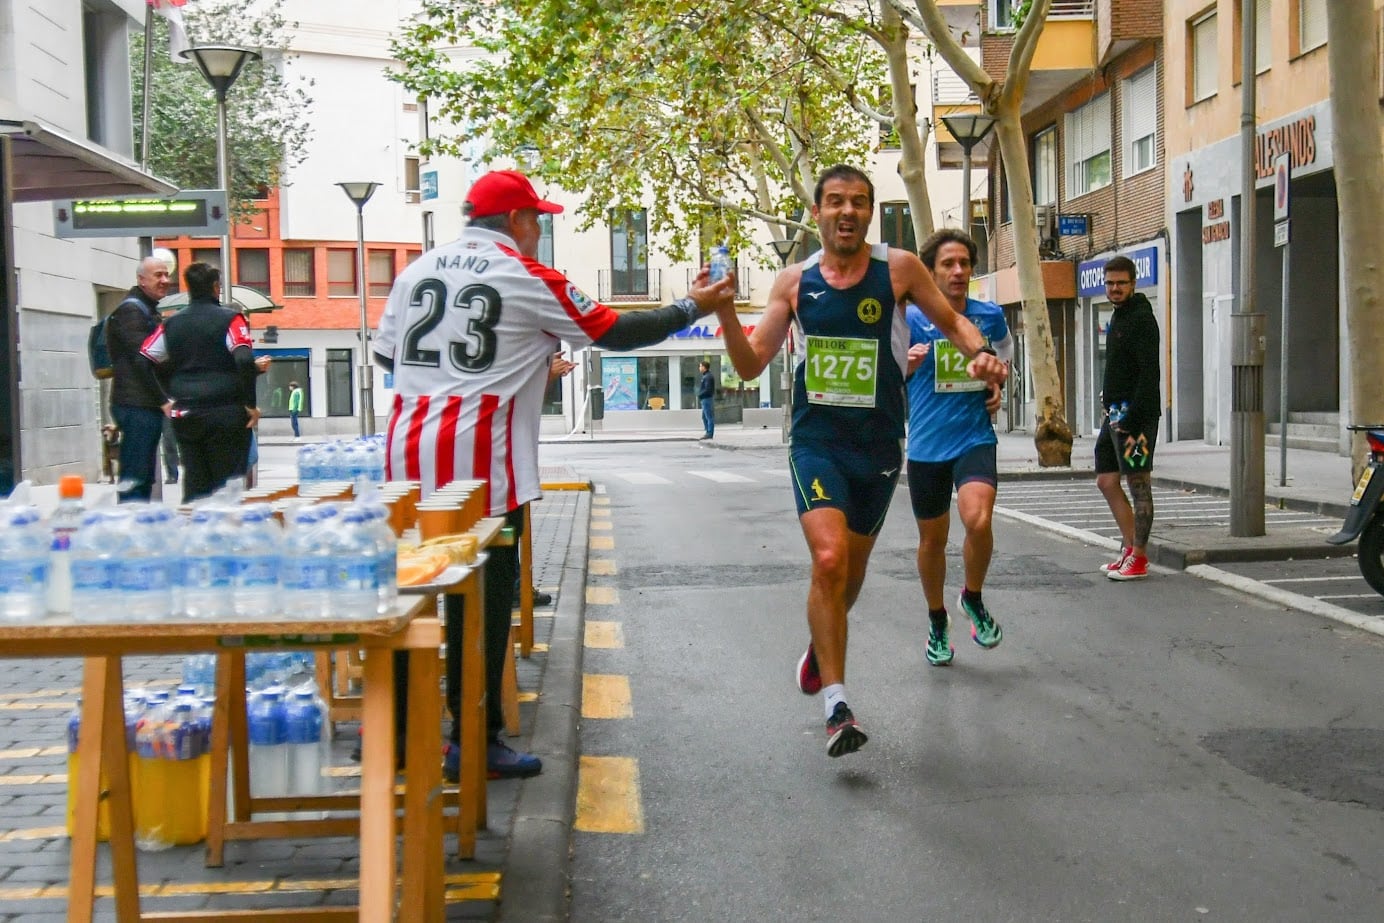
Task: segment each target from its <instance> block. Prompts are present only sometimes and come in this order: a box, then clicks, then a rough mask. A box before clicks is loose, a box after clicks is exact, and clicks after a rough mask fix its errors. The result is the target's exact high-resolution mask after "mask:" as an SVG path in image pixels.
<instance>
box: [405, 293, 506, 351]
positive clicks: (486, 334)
mask: <svg viewBox="0 0 1384 923" xmlns="http://www.w3.org/2000/svg"><path fill="white" fill-rule="evenodd" d="M408 305H409V311H408V317H409V319H410V323H409V325H408V329H407V330H406V331H405V332H404V336H403V344H402V345H403V356H402V358H401V360H400V361H401V362H402V363H403V364H404V365H418V366H425V367H427V368H438V367H440V366H441V364H442V352H441V350H438V349H425V348H424V347H423V345H422V344H423V340H424V338H426V337H427V336H428V334H430V333H432V332H433V331H435V330H438V328H439V327H440V328H441V330H440V331H439V333H440V335H441V336H443V337H446V341H445V342H446V346H447V358H448V361H450V362H451V364H452V365H453V366H455V367H456V368H457V369H458V370H459V371H462V372H481V371H484V370H486V369H488V368H490V365H491V363H493V362H494V361H495V325H496V324H497V323H498V322H499V320H500V293H499V292H497V291H495V289H493V288H491V287H490V286H489V285H481V284H479V283H472V284H470V285H467V286H465V287H464V288H462V289H461V290H460V291H459V292H457V293H456V297H455V298H452V299H450V301H449V299H448V292H447V286H446V285H445V284H444V283H443V282H442V280H440V279H424V280H422V281H421V282H419V283H418V284H417V285H415V286H414V287H413V291H412V292H411V293H410V294H409V299H408ZM449 307H450V308H451V309H452V310H451V311H448V308H449ZM419 309H421V313H420V311H419Z"/></svg>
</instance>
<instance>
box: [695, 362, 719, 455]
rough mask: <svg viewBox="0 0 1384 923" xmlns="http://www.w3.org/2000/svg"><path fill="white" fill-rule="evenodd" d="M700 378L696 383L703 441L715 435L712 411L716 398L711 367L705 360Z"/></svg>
mask: <svg viewBox="0 0 1384 923" xmlns="http://www.w3.org/2000/svg"><path fill="white" fill-rule="evenodd" d="M697 368H699V369H701V372H702V378H701V381H699V382H698V383H697V401H698V402H699V403H700V404H701V405H702V429H704V430H706V435H705V436H703V437H702V438H703V439H710V438H711V437H712V436H714V435H715V434H716V413H715V409H714V399H715V397H716V379H715V378H713V377H712V375H711V365H710V363H708V362H707V361H706V360H702V363H701V365H699V366H697Z"/></svg>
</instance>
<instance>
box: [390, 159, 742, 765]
mask: <svg viewBox="0 0 1384 923" xmlns="http://www.w3.org/2000/svg"><path fill="white" fill-rule="evenodd" d="M464 211H465V213H466V215H467V217H468V219H469V220H468V223H467V226H466V227H465V228H464V229H463V231H462V233H461V236H460V237H459V238H458V239H457V240H455V241H453V242H451V243H448V244H444V245H442V246H440V247H437V248H435V249H433V250H429V251H428V252H427V253H425V254H423V256H422V257H420V258H419V259H417V260H415V261H414V262H413V263H412V265H410V266H409V267H408V268H407V269H405V270H404V271H403V272H402V273H401V274H400V275H399V277H398V279H397V280H395V282H394V287H393V289H392V291H391V292H390V294H389V301H388V303H387V304H386V305H385V310H384V316H383V317H382V318H381V319H380V327H379V331H378V333H377V334H376V336H375V339H374V347H373V349H374V354H375V361H376V362H378V363H379V364H380V365H381V366H383V367H384V368H385V369H387V370H389V371H392V372H393V373H394V392H395V397H394V405H393V407H392V409H391V411H390V415H389V428H388V441H387V475H388V477H390V478H391V479H407V480H416V481H421V482H422V485H423V495H424V496H427V495H428V494H429V493H431V492H432V491H433V490H435V489H436V488H438V487H440V486H442V485H444V484H447V483H448V482H450V481H452V480H455V479H458V478H480V479H484V480H486V481H488V482H489V484H490V488H489V512H490V515H492V516H507V517H508V520H509V524H510V525H512V526H513V527H514V528H515V529H516V532H517V531H518V530H519V529H520V528H522V525H523V515H522V514H523V505H524V504H525V503H527V502H528V501H530V500H533V499H536V498H537V497H538V496H539V483H538V428H539V420H540V416H541V414H542V407H543V393H544V390H545V388H546V385H547V376H548V368H549V362H550V360H551V357H552V356H553V354H554V352H555V351H556V350H557V349H558V346H559V344H560V343H563V342H565V343H568V344H570V345H571V346H572V347H574V348H580V347H583V346H587V345H588V344H591V343H595V344H596V345H598V346H601V347H603V348H605V349H610V350H617V351H626V350H630V349H636V348H638V347H641V346H648V345H651V344H654V343H657V342H659V341H661V340H663V339H665V338H666V337H668V336H669V335H670V334H672V333H676V332H677V331H679V330H682V329H683V328H685V327H687V326H688V325H689V324H691V323H692V321H694V320H696V319H697V318H698V317H701V316H703V315H705V314H709V313H710V312H712V311H713V310H716V309H718V308H728V309H730V310H731V311H734V309H735V301H734V298H735V279H734V278H733V277H731V278H728V279H724V280H722V281H721V282H718V283H715V284H711V283H710V282H709V273H708V271H707V270H706V268H705V267H703V269H702V271H701V272H700V273H699V274H698V276H697V278H696V280H695V282H694V283H693V286H692V289H691V291H689V292H688V294H687V297H685V298H681V299H679V300H677V301H675V302H673V303H672V304H671V305H667V306H665V307H661V308H653V309H650V310H647V311H632V312H625V313H620V314H617V313H616V312H615V311H614V310H612V309H611V308H608V307H606V306H604V305H601V304H598V303H596V302H594V301H592V300H591V299H590V298H589V297H587V296H586V295H585V294H583V293H582V291H581V290H580V289H578V288H577V287H576V286H575V285H573V284H572V283H571V282H569V281H568V280H567V278H566V277H565V276H564V275H562V273H560V272H558V271H557V270H555V269H551V268H549V267H547V266H544V265H543V264H541V263H539V262H538V261H537V259H536V258H535V257H536V255H537V253H538V243H539V239H540V236H541V233H542V232H541V230H540V226H539V215H540V214H556V213H559V212H561V211H562V206H560V205H556V204H554V203H552V202H546V201H544V200H543V199H541V198H539V196H538V194H537V193H536V192H535V191H534V189H533V185H532V184H531V183H530V182H529V180H528V178H527V177H525V176H524V175H523V174H522V173H518V172H516V171H513V170H496V171H494V172H491V173H487V174H486V175H485V176H482V177H481V178H480V179H478V180H477V181H476V183H475V184H474V185H473V186H472V187H471V190H470V191H469V192H468V193H467V195H466V203H465V206H464ZM517 563H518V562H517V552H516V550H515V548H514V547H508V548H494V547H492V548H491V549H490V560H489V563H488V564H487V565H486V581H485V586H486V600H485V603H486V606H485V609H486V642H487V643H486V690H487V691H486V699H487V709H488V724H489V730H490V746H489V752H488V754H487V756H488V764H489V769H490V774H491V775H492V776H527V775H533V774H534V773H536V772H539V771H540V770H541V768H542V764H541V763H540V762H539V760H538V758H537V757H534V756H532V755H529V754H524V753H517V752H515V751H514V750H512V749H510V748H509V747H508V746H506V745H505V744H503V743H501V742H500V741H499V740H498V736H497V735H498V733H499V729H500V727H501V724H502V721H501V715H500V701H501V700H500V674H501V670H502V668H503V665H504V656H505V645H506V644H507V643H508V637H509V623H510V604H511V592H512V589H513V586H514V571H515V569H516V566H517ZM447 603H448V607H449V609H448V619H447V631H448V635H447V653H448V657H447V699H448V704H449V705H450V707H451V710H452V714H453V717H454V718H455V716H456V714H457V712H458V711H459V707H458V706H459V698H458V697H459V695H460V692H459V690H460V683H459V681H458V680H459V673H460V651H461V618H460V605H456V606H455V609H453V608H452V607H453V605H454V603H459V599H458V598H457V597H447ZM454 652H455V655H454ZM398 672H399V674H400V675H401V676H402V672H403V671H402V670H400V671H398ZM400 688H401V689H402V688H403V686H402V680H401V685H400ZM401 700H402V699H401ZM400 717H401V719H402V714H401V716H400ZM401 726H402V723H401ZM458 730H459V729H458V728H457V726H456V724H455V721H454V722H453V728H452V741H453V745H452V746H450V747H448V749H447V759H446V763H445V769H446V772H447V774H448V775H449V776H454V775H455V772H456V769H457V767H458V765H459V759H458V757H459V754H458V750H457V748H456V746H455V742H456V741H457V739H458V734H457V732H458Z"/></svg>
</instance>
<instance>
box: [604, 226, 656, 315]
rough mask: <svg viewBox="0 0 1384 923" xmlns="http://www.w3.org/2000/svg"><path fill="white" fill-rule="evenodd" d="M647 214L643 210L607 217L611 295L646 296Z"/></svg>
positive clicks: (647, 271) (647, 265)
mask: <svg viewBox="0 0 1384 923" xmlns="http://www.w3.org/2000/svg"><path fill="white" fill-rule="evenodd" d="M648 217H649V216H648V212H647V211H646V210H644V209H642V208H632V209H625V210H624V211H612V212H611V213H610V286H611V287H610V293H611V295H614V296H619V295H626V296H629V295H641V296H642V295H647V294H648V293H649V256H648V243H649V239H648V235H649V225H648Z"/></svg>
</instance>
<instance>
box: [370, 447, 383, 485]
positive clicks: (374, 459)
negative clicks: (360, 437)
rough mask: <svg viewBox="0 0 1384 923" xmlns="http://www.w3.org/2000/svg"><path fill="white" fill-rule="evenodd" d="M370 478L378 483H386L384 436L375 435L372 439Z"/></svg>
mask: <svg viewBox="0 0 1384 923" xmlns="http://www.w3.org/2000/svg"><path fill="white" fill-rule="evenodd" d="M370 480H371V481H373V482H374V483H376V484H383V483H384V437H383V436H375V437H374V438H373V439H371V440H370Z"/></svg>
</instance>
